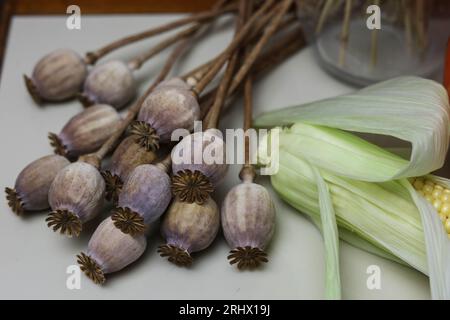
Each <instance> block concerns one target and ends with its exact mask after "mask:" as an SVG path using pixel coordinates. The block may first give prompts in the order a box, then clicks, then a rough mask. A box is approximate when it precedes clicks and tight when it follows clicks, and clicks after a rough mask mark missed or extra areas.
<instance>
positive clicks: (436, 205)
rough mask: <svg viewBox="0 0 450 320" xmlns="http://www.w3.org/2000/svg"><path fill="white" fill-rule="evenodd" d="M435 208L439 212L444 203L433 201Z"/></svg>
mask: <svg viewBox="0 0 450 320" xmlns="http://www.w3.org/2000/svg"><path fill="white" fill-rule="evenodd" d="M433 207H434V208H435V209H436V210H437V211H438V212H439V210H441V207H442V201H441V200H433Z"/></svg>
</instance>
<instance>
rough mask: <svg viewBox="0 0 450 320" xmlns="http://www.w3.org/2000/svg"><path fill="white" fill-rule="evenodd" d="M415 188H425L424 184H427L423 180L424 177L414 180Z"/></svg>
mask: <svg viewBox="0 0 450 320" xmlns="http://www.w3.org/2000/svg"><path fill="white" fill-rule="evenodd" d="M413 185H414V188H415V189H416V190H420V191H422V189H423V186H424V185H425V184H424V183H423V180H422V179H416V181H414V184H413Z"/></svg>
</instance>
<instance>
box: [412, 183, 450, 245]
mask: <svg viewBox="0 0 450 320" xmlns="http://www.w3.org/2000/svg"><path fill="white" fill-rule="evenodd" d="M412 184H413V186H414V188H415V189H416V191H417V193H419V194H420V195H421V196H422V197H424V198H425V199H426V200H427V201H428V202H429V203H430V204H431V205H433V207H434V208H435V209H436V211H437V212H438V214H439V218H440V219H441V221H442V224H443V225H444V227H445V231H446V232H447V234H448V236H449V238H450V189H448V188H445V187H443V186H441V185H439V184H435V183H434V182H433V181H431V180H423V179H421V178H417V179H414V180H412Z"/></svg>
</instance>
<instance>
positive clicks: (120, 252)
mask: <svg viewBox="0 0 450 320" xmlns="http://www.w3.org/2000/svg"><path fill="white" fill-rule="evenodd" d="M146 246H147V240H146V239H145V236H144V235H137V236H131V235H129V234H125V233H123V232H121V231H120V230H119V229H117V228H116V227H115V226H114V223H113V221H112V220H111V217H108V218H106V219H105V220H103V222H102V223H101V224H100V225H99V226H98V227H97V229H96V230H95V232H94V234H93V235H92V237H91V239H90V240H89V244H88V249H87V252H86V254H85V253H83V252H82V253H80V254H79V255H77V262H78V264H79V265H80V269H81V270H82V271H83V272H84V273H85V274H86V276H88V277H89V278H90V279H91V280H92V281H94V282H95V283H97V284H102V283H104V282H105V274H108V273H113V272H116V271H119V270H122V269H123V268H125V267H126V266H128V265H130V264H131V263H133V262H134V261H136V260H137V259H138V258H139V257H140V256H141V255H142V254H143V253H144V251H145V248H146Z"/></svg>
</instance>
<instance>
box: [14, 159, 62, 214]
mask: <svg viewBox="0 0 450 320" xmlns="http://www.w3.org/2000/svg"><path fill="white" fill-rule="evenodd" d="M69 164H70V162H69V160H67V159H66V158H64V157H62V156H59V155H49V156H45V157H42V158H39V159H37V160H35V161H33V162H31V163H30V164H29V165H27V166H26V167H25V168H24V169H23V170H22V171H21V172H20V173H19V175H18V176H17V179H16V183H15V185H14V189H11V188H5V192H6V199H7V200H8V205H9V206H10V207H11V209H12V210H13V211H14V212H15V213H17V214H18V215H19V214H21V213H23V212H24V211H37V210H44V209H47V208H48V207H49V204H48V191H49V189H50V185H51V184H52V182H53V179H55V177H56V175H57V174H58V172H59V171H60V170H62V169H63V168H64V167H66V166H68V165H69Z"/></svg>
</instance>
